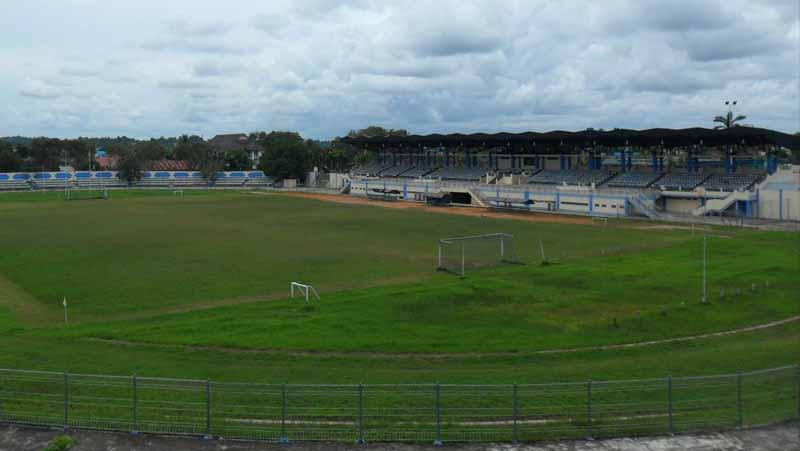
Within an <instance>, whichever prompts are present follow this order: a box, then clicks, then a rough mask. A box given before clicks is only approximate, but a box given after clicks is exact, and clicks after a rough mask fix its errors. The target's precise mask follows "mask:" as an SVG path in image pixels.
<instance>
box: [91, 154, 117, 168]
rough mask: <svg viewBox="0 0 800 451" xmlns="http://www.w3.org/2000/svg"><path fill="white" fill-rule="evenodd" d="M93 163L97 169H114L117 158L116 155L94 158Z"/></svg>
mask: <svg viewBox="0 0 800 451" xmlns="http://www.w3.org/2000/svg"><path fill="white" fill-rule="evenodd" d="M95 161H96V162H97V165H98V166H99V169H116V167H117V162H118V161H119V157H118V156H116V155H109V156H107V157H96V158H95Z"/></svg>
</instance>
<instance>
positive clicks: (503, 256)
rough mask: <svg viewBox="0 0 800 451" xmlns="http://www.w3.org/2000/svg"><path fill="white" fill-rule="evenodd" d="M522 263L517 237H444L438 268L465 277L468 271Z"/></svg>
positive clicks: (488, 235)
mask: <svg viewBox="0 0 800 451" xmlns="http://www.w3.org/2000/svg"><path fill="white" fill-rule="evenodd" d="M501 263H519V260H518V259H517V250H516V246H515V242H514V235H511V234H508V233H489V234H485V235H471V236H459V237H451V238H442V239H440V240H439V245H438V249H437V269H439V270H440V271H449V272H452V273H455V274H458V275H460V276H461V277H464V276H465V275H466V271H467V269H472V268H481V267H489V266H497V265H498V264H501Z"/></svg>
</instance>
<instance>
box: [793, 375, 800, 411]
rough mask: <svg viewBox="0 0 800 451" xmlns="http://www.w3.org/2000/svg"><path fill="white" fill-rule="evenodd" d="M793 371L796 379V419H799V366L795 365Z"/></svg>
mask: <svg viewBox="0 0 800 451" xmlns="http://www.w3.org/2000/svg"><path fill="white" fill-rule="evenodd" d="M794 369H795V378H796V379H797V418H800V365H795V368H794Z"/></svg>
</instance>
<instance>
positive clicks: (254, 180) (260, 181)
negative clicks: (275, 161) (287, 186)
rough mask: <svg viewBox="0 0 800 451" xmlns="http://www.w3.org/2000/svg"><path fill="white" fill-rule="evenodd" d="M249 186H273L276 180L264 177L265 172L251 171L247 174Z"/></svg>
mask: <svg viewBox="0 0 800 451" xmlns="http://www.w3.org/2000/svg"><path fill="white" fill-rule="evenodd" d="M247 177H248V178H247V184H246V185H247V186H272V185H273V184H274V183H275V180H274V179H273V178H272V177H268V176H266V175H264V172H263V171H251V172H248V173H247Z"/></svg>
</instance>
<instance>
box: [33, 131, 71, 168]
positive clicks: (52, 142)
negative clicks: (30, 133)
mask: <svg viewBox="0 0 800 451" xmlns="http://www.w3.org/2000/svg"><path fill="white" fill-rule="evenodd" d="M60 154H61V140H60V139H55V138H33V141H31V153H30V155H31V162H32V163H33V166H34V167H36V168H37V170H41V171H56V170H58V165H59V163H60V162H61V161H63V160H61V155H60ZM60 160H61V161H60Z"/></svg>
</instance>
